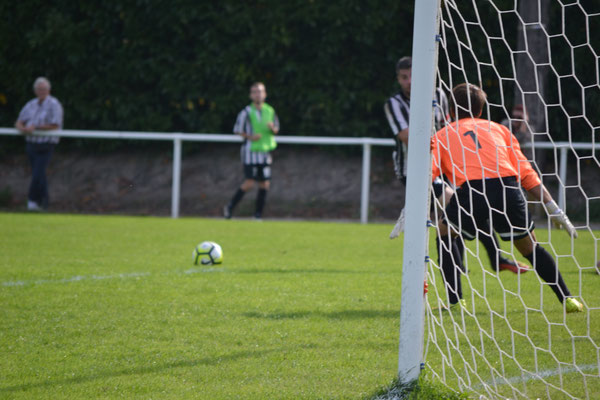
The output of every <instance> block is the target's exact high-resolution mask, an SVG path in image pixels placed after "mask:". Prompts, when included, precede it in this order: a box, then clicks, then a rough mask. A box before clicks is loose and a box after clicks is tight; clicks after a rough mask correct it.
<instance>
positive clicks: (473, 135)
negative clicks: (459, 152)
mask: <svg viewBox="0 0 600 400" xmlns="http://www.w3.org/2000/svg"><path fill="white" fill-rule="evenodd" d="M463 136H469V137H470V138H471V139H473V142H474V143H475V147H477V148H478V149H480V148H481V145H480V144H479V140H477V135H475V132H473V131H468V132H465V133H464V134H463Z"/></svg>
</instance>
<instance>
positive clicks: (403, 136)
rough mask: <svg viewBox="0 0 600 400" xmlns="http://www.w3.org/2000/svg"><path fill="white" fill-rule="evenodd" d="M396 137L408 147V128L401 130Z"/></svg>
mask: <svg viewBox="0 0 600 400" xmlns="http://www.w3.org/2000/svg"><path fill="white" fill-rule="evenodd" d="M396 136H397V137H398V139H400V140H401V141H402V143H404V144H405V145H407V146H408V128H406V129H403V130H401V131H400V132H398V134H397V135H396Z"/></svg>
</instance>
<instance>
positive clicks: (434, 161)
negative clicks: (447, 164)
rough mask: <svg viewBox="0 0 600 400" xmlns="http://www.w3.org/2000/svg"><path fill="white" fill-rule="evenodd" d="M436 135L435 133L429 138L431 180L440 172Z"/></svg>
mask: <svg viewBox="0 0 600 400" xmlns="http://www.w3.org/2000/svg"><path fill="white" fill-rule="evenodd" d="M437 143H438V136H437V134H436V135H434V136H433V137H432V138H431V143H430V145H429V146H430V149H431V181H432V182H433V181H434V180H435V178H437V177H438V176H440V175H441V174H442V172H441V170H442V169H441V164H440V154H439V149H438V145H437Z"/></svg>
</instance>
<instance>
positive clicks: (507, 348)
mask: <svg viewBox="0 0 600 400" xmlns="http://www.w3.org/2000/svg"><path fill="white" fill-rule="evenodd" d="M439 43H440V46H439V57H438V58H439V60H438V74H437V82H438V85H439V87H441V88H442V89H443V90H444V91H445V92H446V93H447V94H448V96H449V97H450V96H451V91H452V88H453V87H454V86H455V85H457V84H460V83H463V82H468V83H472V84H475V85H477V86H480V87H482V88H483V90H484V91H485V92H486V93H487V95H488V102H487V104H486V106H485V108H484V111H483V116H482V118H485V119H490V120H492V121H496V122H501V121H503V120H505V121H504V122H505V123H506V124H507V125H508V126H509V127H510V129H511V131H512V132H513V133H514V134H515V136H516V137H517V138H518V139H519V141H520V142H521V145H522V146H523V152H524V154H525V155H526V156H527V158H528V159H530V160H531V163H532V165H533V167H534V169H535V170H536V171H537V172H538V173H539V175H540V177H541V179H542V182H543V184H544V185H545V186H546V187H547V188H548V189H549V191H550V193H551V194H552V196H553V197H554V199H556V201H557V202H558V203H559V205H560V206H561V207H562V209H563V210H565V211H566V213H567V215H568V216H569V217H570V218H571V220H572V221H573V222H574V224H575V226H576V227H577V232H578V234H579V237H578V238H577V239H571V238H570V237H569V235H568V234H567V233H566V232H565V231H564V230H557V229H552V226H551V223H550V219H549V218H548V216H547V212H546V210H545V209H544V207H542V205H541V203H540V202H536V201H532V200H529V201H528V203H529V204H528V212H529V213H531V215H532V216H533V217H534V220H535V222H536V229H535V233H536V235H537V239H538V242H539V243H540V244H541V246H543V247H544V248H545V249H546V250H547V251H548V253H550V255H551V256H552V257H553V258H554V259H555V261H556V263H557V265H558V268H559V270H560V272H561V273H562V275H563V277H564V280H565V282H566V284H567V285H568V287H569V289H570V292H571V295H572V296H573V297H574V298H575V299H577V300H579V301H580V302H581V303H582V304H583V306H584V311H583V312H579V313H570V314H567V313H566V312H565V307H564V306H563V304H561V303H560V302H559V301H558V300H557V296H555V294H554V292H553V291H552V290H551V288H550V287H549V285H548V284H547V283H546V282H544V281H543V280H542V279H540V277H539V276H538V275H537V274H536V273H535V272H533V271H530V272H528V273H526V274H514V273H512V272H510V271H506V272H498V271H496V270H494V269H493V268H491V267H490V264H491V261H490V260H489V259H488V255H487V253H486V251H485V250H484V248H483V246H482V245H481V243H480V242H479V241H478V240H474V241H472V242H467V245H466V249H465V253H464V265H465V267H466V268H467V270H468V273H465V274H461V275H462V285H463V298H464V300H465V301H466V306H464V307H456V308H454V309H452V310H451V311H447V310H445V309H444V306H445V305H446V304H448V296H447V292H446V289H445V285H444V280H443V279H442V277H441V274H440V265H438V259H437V257H436V254H437V250H436V244H435V241H434V238H433V236H434V234H433V231H432V235H431V236H432V237H431V242H430V243H431V245H430V255H431V262H430V266H429V269H428V273H427V277H428V280H429V287H430V289H429V294H428V297H427V301H428V304H427V329H426V338H425V342H426V354H425V358H426V366H427V367H426V370H427V371H428V373H429V374H431V375H433V376H434V378H435V379H436V380H440V381H442V382H444V383H446V384H447V385H448V386H449V387H451V388H454V389H456V390H461V391H464V390H466V391H471V392H474V393H477V394H478V395H480V396H483V397H484V398H556V399H562V398H586V399H593V398H600V394H599V393H600V275H599V273H600V271H599V270H598V269H599V268H600V266H598V265H597V263H598V260H599V259H600V257H599V256H600V161H599V158H598V146H597V145H596V141H597V139H598V137H600V1H598V0H590V1H583V0H581V1H567V0H521V1H517V0H485V1H484V0H468V1H467V0H462V1H461V0H446V1H442V11H441V23H440V41H439ZM519 111H520V114H519ZM478 235H483V232H478ZM500 246H501V251H500V253H499V254H500V255H501V256H503V257H505V258H507V259H509V260H512V261H520V262H522V263H524V264H527V265H530V263H529V262H528V261H527V260H526V259H525V258H523V257H522V256H521V255H520V254H519V251H517V249H516V248H515V246H514V244H513V242H511V241H501V242H500Z"/></svg>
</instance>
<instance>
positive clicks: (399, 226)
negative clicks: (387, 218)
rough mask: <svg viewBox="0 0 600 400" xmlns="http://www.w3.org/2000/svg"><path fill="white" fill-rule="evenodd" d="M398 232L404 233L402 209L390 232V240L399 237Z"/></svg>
mask: <svg viewBox="0 0 600 400" xmlns="http://www.w3.org/2000/svg"><path fill="white" fill-rule="evenodd" d="M400 232H404V208H403V209H402V211H400V216H399V217H398V220H397V221H396V225H394V229H392V232H390V239H396V238H397V237H398V236H399V235H400Z"/></svg>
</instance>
